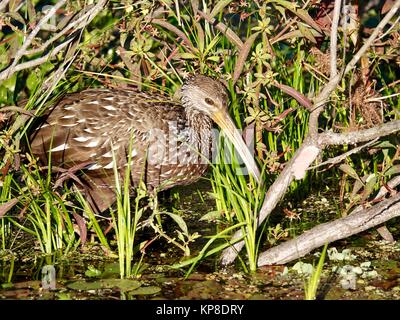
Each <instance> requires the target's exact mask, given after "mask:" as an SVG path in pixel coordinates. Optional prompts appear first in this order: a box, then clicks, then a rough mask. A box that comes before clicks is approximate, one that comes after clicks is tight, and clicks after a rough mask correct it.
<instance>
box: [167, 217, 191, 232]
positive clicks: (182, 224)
mask: <svg viewBox="0 0 400 320" xmlns="http://www.w3.org/2000/svg"><path fill="white" fill-rule="evenodd" d="M166 214H167V215H169V216H170V217H171V218H172V219H174V221H175V222H176V223H177V224H178V226H179V228H181V230H182V231H183V232H184V233H185V234H188V233H189V232H188V228H187V225H186V222H185V220H183V219H182V217H181V216H179V215H177V214H175V213H171V212H166Z"/></svg>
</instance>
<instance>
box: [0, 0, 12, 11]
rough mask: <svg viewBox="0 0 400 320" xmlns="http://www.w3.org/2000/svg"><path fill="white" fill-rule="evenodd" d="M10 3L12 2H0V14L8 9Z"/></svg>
mask: <svg viewBox="0 0 400 320" xmlns="http://www.w3.org/2000/svg"><path fill="white" fill-rule="evenodd" d="M9 2H10V0H3V1H1V2H0V12H2V11H3V10H4V9H5V8H6V7H7V5H8V3H9Z"/></svg>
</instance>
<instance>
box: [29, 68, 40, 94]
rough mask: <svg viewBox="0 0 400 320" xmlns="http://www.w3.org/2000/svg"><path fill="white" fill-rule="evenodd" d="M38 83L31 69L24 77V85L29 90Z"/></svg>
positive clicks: (33, 89)
mask: <svg viewBox="0 0 400 320" xmlns="http://www.w3.org/2000/svg"><path fill="white" fill-rule="evenodd" d="M38 84H39V79H38V77H37V75H36V72H35V71H31V72H30V73H29V75H28V77H27V78H26V86H27V87H28V89H29V91H35V89H36V87H37V86H38Z"/></svg>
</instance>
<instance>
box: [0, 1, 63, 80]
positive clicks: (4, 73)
mask: <svg viewBox="0 0 400 320" xmlns="http://www.w3.org/2000/svg"><path fill="white" fill-rule="evenodd" d="M65 2H66V0H60V1H58V2H57V4H56V5H55V6H53V7H52V8H51V9H50V10H49V12H48V13H47V14H46V15H45V16H44V17H43V18H42V19H41V20H40V21H39V22H38V24H37V25H36V27H35V28H34V29H33V30H32V32H31V33H30V34H29V36H28V37H27V38H26V40H25V41H24V43H23V44H22V46H21V48H19V49H18V51H17V53H16V54H15V56H14V61H13V63H12V64H11V65H10V66H9V67H8V68H7V69H5V70H3V71H2V72H1V73H0V80H4V79H8V78H9V77H11V75H13V74H14V72H15V71H14V69H15V67H16V65H17V63H18V62H19V60H20V59H21V58H22V57H23V56H24V54H25V51H26V49H27V48H28V47H29V46H30V45H31V43H32V41H33V39H34V38H35V36H36V35H37V33H38V32H39V31H40V29H41V28H42V26H43V25H44V24H45V23H46V22H47V21H48V20H49V19H50V18H51V17H52V16H53V15H55V13H56V11H57V10H58V9H59V8H61V7H62V6H63V5H64V4H65Z"/></svg>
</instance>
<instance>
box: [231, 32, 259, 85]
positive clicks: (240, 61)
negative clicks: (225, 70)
mask: <svg viewBox="0 0 400 320" xmlns="http://www.w3.org/2000/svg"><path fill="white" fill-rule="evenodd" d="M259 34H260V32H256V33H254V34H252V35H251V36H250V37H249V38H248V39H247V40H246V42H245V43H244V44H243V46H242V48H241V49H240V52H239V56H238V58H237V60H236V64H235V71H234V73H233V83H236V81H237V80H238V79H239V77H240V74H241V73H242V71H243V67H244V63H245V62H246V59H247V56H248V55H249V52H250V48H251V46H252V45H253V43H254V40H256V39H257V37H258V35H259Z"/></svg>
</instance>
